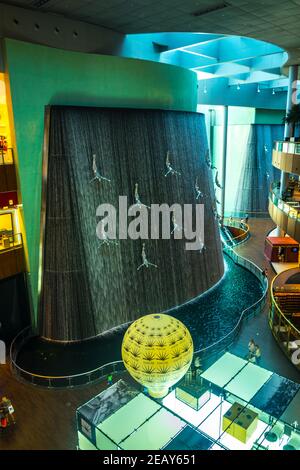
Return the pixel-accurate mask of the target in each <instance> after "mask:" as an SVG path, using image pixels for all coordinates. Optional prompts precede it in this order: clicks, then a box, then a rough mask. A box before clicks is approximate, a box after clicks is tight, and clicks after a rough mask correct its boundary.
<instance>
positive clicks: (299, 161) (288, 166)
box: [272, 142, 300, 175]
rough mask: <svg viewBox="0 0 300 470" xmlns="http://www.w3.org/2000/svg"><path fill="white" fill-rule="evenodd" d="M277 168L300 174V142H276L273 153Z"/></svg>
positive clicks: (273, 162)
mask: <svg viewBox="0 0 300 470" xmlns="http://www.w3.org/2000/svg"><path fill="white" fill-rule="evenodd" d="M272 164H273V166H274V167H275V168H278V169H279V170H282V171H285V172H286V173H294V174H297V175H299V174H300V142H275V143H274V148H273V155H272Z"/></svg>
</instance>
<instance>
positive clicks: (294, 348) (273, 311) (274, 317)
mask: <svg viewBox="0 0 300 470" xmlns="http://www.w3.org/2000/svg"><path fill="white" fill-rule="evenodd" d="M297 271H298V270H297ZM280 275H281V274H278V275H277V276H276V277H274V279H273V281H272V284H271V289H270V311H269V325H270V328H271V330H272V333H273V336H274V337H275V339H276V341H277V343H278V344H279V346H280V347H281V349H282V350H283V352H284V353H285V354H286V356H287V357H288V358H289V359H290V361H291V362H292V364H293V365H294V366H295V367H297V369H299V370H300V330H299V328H297V327H296V325H294V324H293V322H292V321H291V319H289V318H288V316H287V314H286V313H285V312H283V311H282V310H281V308H280V307H279V305H278V303H277V302H276V298H275V291H274V285H275V283H276V280H277V278H278V276H280Z"/></svg>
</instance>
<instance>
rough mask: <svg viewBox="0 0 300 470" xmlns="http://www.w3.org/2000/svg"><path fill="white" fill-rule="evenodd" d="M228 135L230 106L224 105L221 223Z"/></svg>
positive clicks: (222, 219) (222, 221)
mask: <svg viewBox="0 0 300 470" xmlns="http://www.w3.org/2000/svg"><path fill="white" fill-rule="evenodd" d="M227 136H228V106H224V126H223V154H222V183H221V184H222V194H221V223H222V225H223V223H224V213H225V193H226V163H227Z"/></svg>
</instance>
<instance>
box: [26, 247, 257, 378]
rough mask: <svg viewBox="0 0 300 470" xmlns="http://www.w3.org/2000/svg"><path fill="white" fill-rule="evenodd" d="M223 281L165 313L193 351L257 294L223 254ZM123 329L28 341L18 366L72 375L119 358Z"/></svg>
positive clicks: (221, 332)
mask: <svg viewBox="0 0 300 470" xmlns="http://www.w3.org/2000/svg"><path fill="white" fill-rule="evenodd" d="M224 259H225V263H226V272H225V275H224V277H223V279H222V280H221V281H220V282H219V283H218V284H217V285H216V286H215V287H214V288H213V289H211V290H210V291H208V292H207V293H205V294H203V295H202V296H200V297H198V298H197V299H195V300H193V301H191V302H189V303H188V304H185V305H183V306H180V307H177V308H175V309H172V310H170V311H169V312H168V313H169V314H170V315H173V316H174V317H176V318H178V319H179V320H181V321H182V322H183V323H184V324H185V325H186V326H187V327H188V328H189V330H190V332H191V335H192V337H193V341H194V349H195V350H197V349H200V348H201V349H202V348H203V347H207V346H209V345H211V344H213V343H215V342H216V341H218V340H219V339H221V338H222V337H224V336H225V335H226V334H228V333H229V332H230V331H231V330H232V329H233V328H234V327H235V325H236V324H237V322H238V319H239V317H240V315H241V312H242V311H243V310H244V309H245V308H247V307H248V306H250V305H252V304H253V303H255V302H256V301H257V300H259V298H260V297H261V296H262V287H261V285H260V282H259V281H258V279H257V278H256V277H255V276H254V275H253V274H252V273H250V271H248V270H246V269H244V268H242V267H240V266H238V265H236V264H235V263H234V262H233V261H232V260H231V259H230V258H229V257H228V256H225V258H224ZM124 331H125V329H124V328H119V329H117V330H115V331H112V332H108V333H106V334H105V335H101V336H100V337H98V338H95V339H92V340H89V341H84V342H82V343H69V344H64V343H52V342H49V341H46V340H43V339H42V338H40V337H33V338H31V339H30V340H29V341H28V342H27V343H26V344H25V345H24V346H23V348H22V349H21V351H20V352H19V354H18V358H17V363H18V366H19V367H21V368H22V369H24V370H27V371H30V372H32V373H36V374H41V375H54V376H60V375H72V374H80V373H82V372H86V371H89V370H93V369H96V368H98V367H100V366H101V365H103V364H106V363H109V362H112V361H117V360H120V359H121V343H122V338H123V334H124Z"/></svg>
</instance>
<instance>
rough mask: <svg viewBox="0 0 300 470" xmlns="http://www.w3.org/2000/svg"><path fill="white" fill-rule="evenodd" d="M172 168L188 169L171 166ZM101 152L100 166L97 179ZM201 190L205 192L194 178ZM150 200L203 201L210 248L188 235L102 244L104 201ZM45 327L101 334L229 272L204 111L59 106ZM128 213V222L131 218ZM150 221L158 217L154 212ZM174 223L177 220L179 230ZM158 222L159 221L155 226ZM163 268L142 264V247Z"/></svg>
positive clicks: (65, 333) (71, 335) (53, 331)
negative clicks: (189, 244) (190, 241)
mask: <svg viewBox="0 0 300 470" xmlns="http://www.w3.org/2000/svg"><path fill="white" fill-rule="evenodd" d="M168 152H169V160H170V164H171V167H172V168H173V169H174V170H176V171H177V172H178V173H180V174H172V173H169V174H168V175H167V176H166V173H167V166H166V163H167V160H166V157H167V153H168ZM93 154H95V155H96V159H95V162H96V166H97V170H98V171H99V174H101V176H103V177H104V178H106V179H107V180H109V181H107V180H104V179H100V181H99V180H97V179H93V178H94V171H93ZM196 181H197V185H198V187H199V190H200V191H201V192H202V196H201V198H199V199H198V200H197V199H196V196H197V192H196V189H195V185H196ZM136 183H137V184H138V195H139V198H140V201H141V203H143V204H145V205H147V206H150V205H151V204H163V203H166V204H168V205H170V206H171V205H172V204H174V203H178V204H181V205H183V204H192V205H193V206H195V204H196V203H197V202H198V203H203V204H204V214H205V216H204V235H205V238H204V244H205V247H204V249H202V250H199V249H198V250H196V251H188V250H186V246H185V244H186V240H185V239H182V240H179V239H174V234H173V235H172V236H171V239H148V240H141V239H136V240H133V239H130V238H128V239H122V240H117V242H116V243H101V241H100V240H99V238H97V236H96V226H97V223H98V222H99V217H97V216H96V210H97V207H98V206H99V205H100V204H102V203H107V204H111V205H113V206H114V207H115V208H116V210H117V212H118V204H119V196H122V195H123V196H127V197H128V206H130V205H132V204H134V203H135V202H136V199H135V196H136V194H135V185H136ZM46 188H47V189H46V214H45V236H44V247H43V253H44V255H43V265H42V272H41V275H42V289H41V295H40V304H39V333H40V334H41V335H42V336H43V337H46V338H48V339H50V340H61V341H72V340H83V339H86V338H90V337H94V336H96V335H99V334H101V333H103V332H105V331H108V330H110V329H112V328H114V327H117V326H119V325H122V324H124V323H127V322H130V321H132V320H135V319H136V318H138V317H140V316H142V315H145V314H148V313H153V312H162V311H166V310H168V309H170V308H172V307H176V306H177V305H181V304H183V303H185V302H187V301H189V300H191V299H192V298H194V297H196V296H198V295H199V294H201V293H203V292H205V291H206V290H208V289H209V288H210V287H212V286H214V285H215V284H216V283H217V282H218V281H219V279H220V278H221V277H222V275H223V272H224V263H223V255H222V249H221V243H220V236H219V229H218V222H217V220H216V214H215V211H214V204H215V200H214V199H215V197H214V187H213V180H212V171H211V168H210V167H209V165H208V154H207V137H206V129H205V123H204V116H203V115H202V114H199V113H191V112H177V111H160V110H143V109H125V108H123V109H113V108H111V109H106V108H83V107H81V108H80V107H59V106H57V107H56V106H55V107H52V108H51V116H50V136H49V151H48V175H47V186H46ZM130 220H132V219H130V217H129V222H130ZM149 227H150V228H151V223H150V220H149ZM172 228H174V221H173V224H172V221H171V230H172ZM149 230H150V229H149ZM143 243H145V253H146V258H147V260H148V261H149V262H151V263H153V264H154V265H156V266H157V267H155V266H151V265H150V266H148V267H147V266H145V265H143V266H142V267H141V268H140V269H138V268H139V266H141V264H142V263H143V259H142V248H143Z"/></svg>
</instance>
